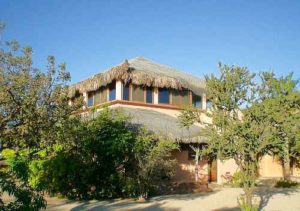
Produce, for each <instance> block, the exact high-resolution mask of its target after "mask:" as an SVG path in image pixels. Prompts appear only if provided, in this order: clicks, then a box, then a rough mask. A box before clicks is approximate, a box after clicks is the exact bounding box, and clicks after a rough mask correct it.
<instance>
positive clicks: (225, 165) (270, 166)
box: [217, 155, 300, 184]
mask: <svg viewBox="0 0 300 211" xmlns="http://www.w3.org/2000/svg"><path fill="white" fill-rule="evenodd" d="M217 169H218V172H217V175H218V183H220V184H221V183H224V182H226V179H225V178H224V177H225V176H226V175H227V174H229V175H231V176H232V175H233V174H234V173H235V172H236V171H237V170H238V167H237V165H236V163H235V161H234V160H233V159H230V160H226V161H224V162H222V161H220V160H218V162H217ZM291 170H292V176H295V177H300V168H299V164H298V165H294V166H293V167H292V168H291ZM259 176H260V177H283V168H282V164H281V162H280V160H279V159H278V158H277V157H275V156H271V155H265V156H264V157H263V158H262V160H261V161H260V163H259Z"/></svg>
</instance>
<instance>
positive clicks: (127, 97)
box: [123, 84, 129, 100]
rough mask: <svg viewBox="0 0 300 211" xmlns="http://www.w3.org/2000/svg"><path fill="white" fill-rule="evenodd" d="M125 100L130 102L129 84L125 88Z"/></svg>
mask: <svg viewBox="0 0 300 211" xmlns="http://www.w3.org/2000/svg"><path fill="white" fill-rule="evenodd" d="M123 100H129V84H126V85H124V86H123Z"/></svg>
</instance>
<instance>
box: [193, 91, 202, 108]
mask: <svg viewBox="0 0 300 211" xmlns="http://www.w3.org/2000/svg"><path fill="white" fill-rule="evenodd" d="M193 107H194V108H202V101H201V96H199V95H195V94H193Z"/></svg>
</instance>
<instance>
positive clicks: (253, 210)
mask: <svg viewBox="0 0 300 211" xmlns="http://www.w3.org/2000/svg"><path fill="white" fill-rule="evenodd" d="M238 204H239V207H240V208H241V210H242V211H258V208H259V205H258V204H257V203H254V204H249V203H247V202H246V198H245V197H244V196H241V197H240V198H239V199H238Z"/></svg>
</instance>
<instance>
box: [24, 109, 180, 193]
mask: <svg viewBox="0 0 300 211" xmlns="http://www.w3.org/2000/svg"><path fill="white" fill-rule="evenodd" d="M128 120H129V117H128V116H126V115H125V114H124V113H123V112H122V111H121V110H119V109H115V110H109V109H107V108H106V109H103V110H102V111H101V112H100V114H99V115H98V116H97V117H96V118H95V119H92V120H89V121H86V122H81V123H80V124H78V123H77V125H76V127H75V129H74V128H73V129H72V130H75V131H74V132H71V131H69V132H68V133H69V134H70V135H71V136H72V137H67V139H68V142H67V143H61V145H60V146H59V147H57V149H56V150H54V149H49V150H48V151H50V152H52V153H53V155H52V156H49V154H48V155H47V157H50V158H51V159H44V157H43V156H42V155H39V158H40V159H35V161H34V162H31V163H29V169H30V171H29V172H30V176H29V184H30V185H32V186H33V187H36V188H43V189H46V190H47V191H48V192H49V193H50V194H52V195H53V194H60V195H62V196H65V197H68V198H73V199H102V198H116V197H139V196H144V197H147V196H149V195H152V194H156V193H160V192H161V191H162V190H161V187H162V186H163V185H165V184H168V183H169V182H170V178H171V177H172V176H173V175H174V173H175V172H174V171H175V168H174V165H175V160H174V159H173V158H172V156H171V152H172V150H174V149H176V148H177V145H176V144H175V143H174V142H172V141H169V140H164V139H159V138H158V137H156V136H155V135H153V134H149V133H148V132H147V131H146V130H145V129H142V128H135V127H134V126H133V125H130V124H128ZM45 158H46V157H45Z"/></svg>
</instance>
